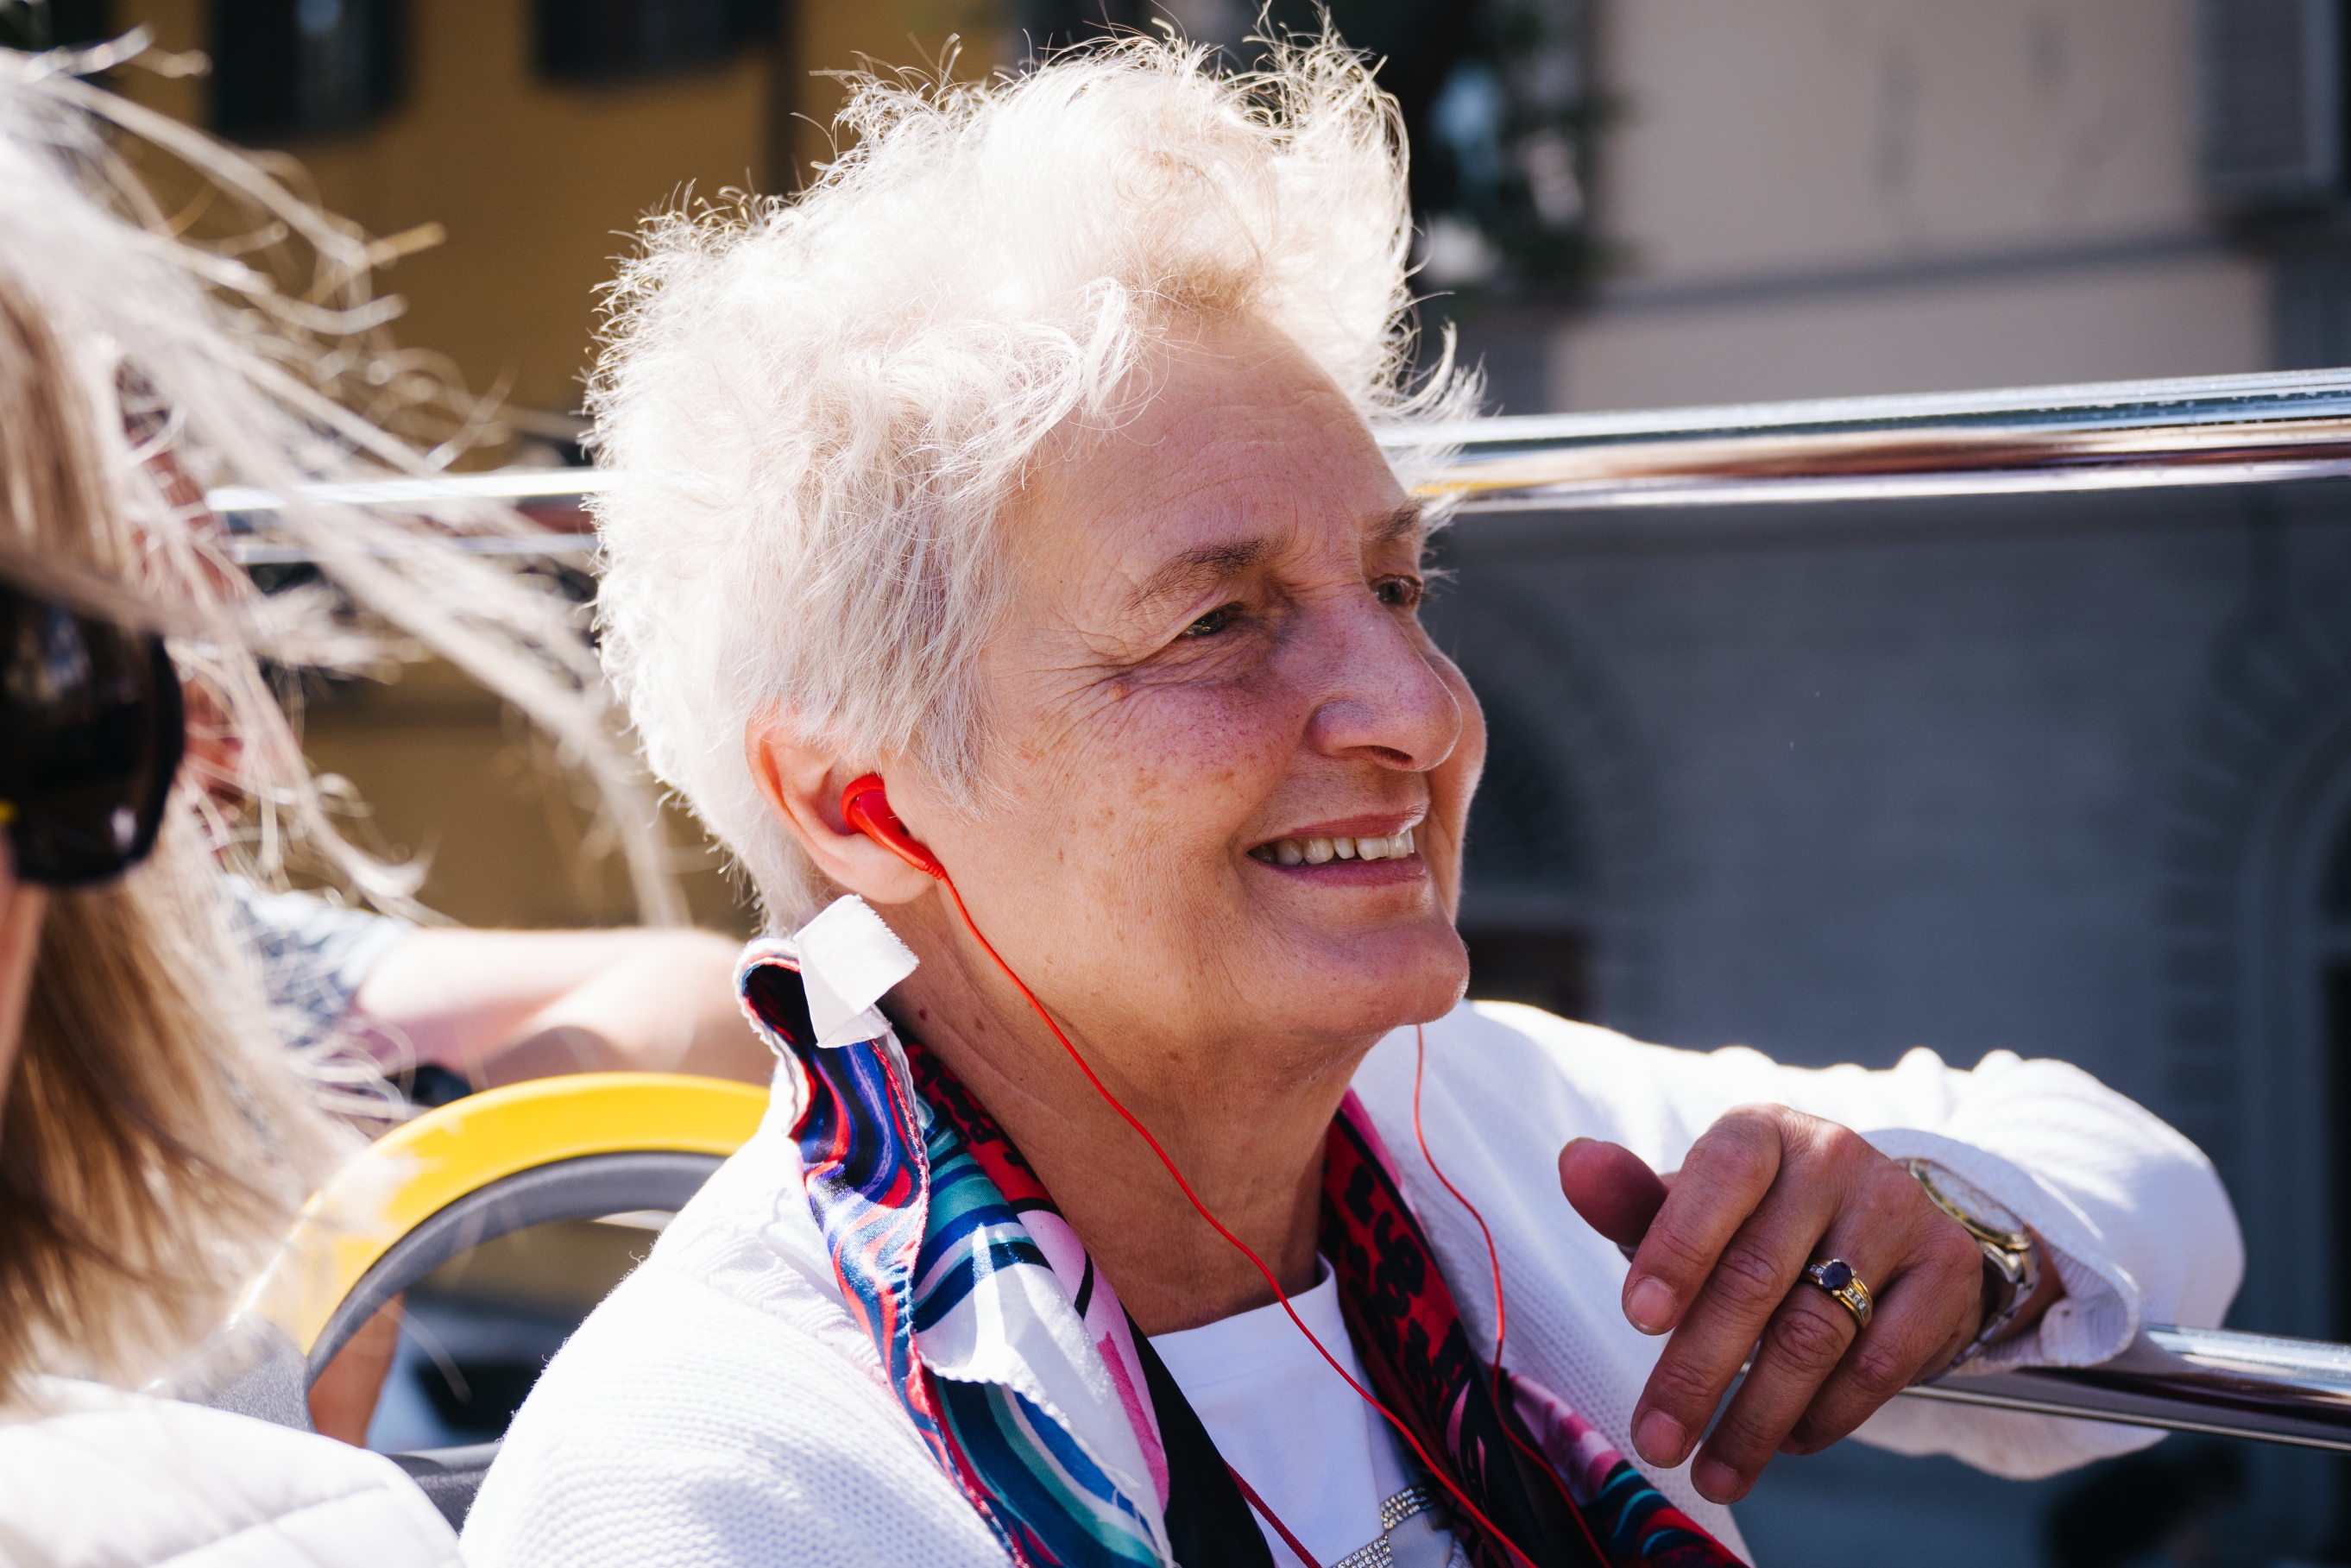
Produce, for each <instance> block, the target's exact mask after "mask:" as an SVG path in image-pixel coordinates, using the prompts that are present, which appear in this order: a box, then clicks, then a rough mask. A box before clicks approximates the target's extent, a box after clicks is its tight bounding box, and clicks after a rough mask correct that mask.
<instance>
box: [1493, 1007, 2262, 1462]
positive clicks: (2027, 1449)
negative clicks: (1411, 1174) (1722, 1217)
mask: <svg viewBox="0 0 2351 1568" xmlns="http://www.w3.org/2000/svg"><path fill="white" fill-rule="evenodd" d="M1497 1010H1498V1011H1499V1009H1497ZM1511 1010H1512V1012H1513V1013H1514V1014H1515V1013H1516V1011H1517V1009H1511ZM1511 1021H1512V1022H1513V1023H1519V1022H1520V1020H1519V1019H1517V1018H1516V1017H1513V1019H1511ZM1520 1027H1524V1026H1523V1025H1520ZM1552 1027H1553V1028H1554V1029H1556V1028H1557V1025H1556V1024H1555V1023H1554V1024H1553V1026H1552ZM1569 1027H1570V1028H1575V1027H1576V1026H1569ZM1546 1032H1548V1031H1546ZM1577 1033H1578V1034H1579V1035H1581V1036H1583V1039H1582V1040H1579V1041H1578V1050H1577V1051H1576V1053H1575V1054H1576V1055H1577V1056H1581V1057H1583V1058H1584V1060H1585V1061H1587V1062H1589V1061H1590V1060H1591V1055H1592V1054H1597V1055H1600V1056H1603V1057H1604V1058H1606V1059H1608V1061H1609V1063H1610V1068H1609V1075H1610V1076H1615V1075H1616V1074H1619V1073H1622V1074H1625V1076H1628V1077H1635V1078H1641V1079H1646V1080H1647V1081H1648V1084H1647V1086H1648V1088H1649V1090H1650V1092H1652V1093H1655V1094H1657V1095H1659V1096H1660V1098H1661V1100H1662V1102H1663V1103H1656V1102H1652V1103H1651V1104H1650V1106H1649V1107H1648V1110H1649V1111H1650V1112H1651V1114H1650V1115H1648V1116H1645V1117H1636V1118H1635V1120H1636V1121H1638V1122H1640V1123H1643V1124H1646V1131H1647V1133H1648V1134H1649V1136H1648V1137H1647V1138H1646V1139H1643V1140H1641V1141H1642V1142H1646V1143H1649V1144H1650V1145H1651V1146H1650V1147H1647V1148H1641V1147H1637V1146H1636V1148H1635V1152H1636V1153H1639V1154H1641V1155H1643V1156H1644V1157H1645V1158H1648V1159H1650V1160H1652V1161H1653V1162H1654V1161H1656V1160H1659V1159H1662V1160H1663V1161H1664V1162H1665V1166H1661V1168H1670V1166H1675V1165H1678V1164H1679V1163H1680V1159H1681V1156H1682V1155H1684V1154H1686V1153H1687V1150H1688V1147H1689V1145H1690V1144H1692V1143H1694V1142H1695V1141H1696V1139H1697V1137H1698V1134H1701V1133H1703V1132H1704V1131H1705V1130H1706V1128H1707V1127H1708V1126H1710V1125H1712V1124H1713V1123H1714V1121H1715V1120H1716V1119H1717V1118H1718V1117H1719V1116H1720V1115H1721V1114H1722V1113H1724V1112H1725V1111H1728V1110H1729V1109H1731V1108H1732V1107H1734V1106H1736V1105H1740V1104H1747V1103H1757V1102H1765V1103H1776V1104H1782V1105H1787V1106H1790V1107H1792V1108H1793V1109H1795V1110H1799V1111H1802V1112H1806V1113H1810V1114H1812V1115H1815V1116H1819V1117H1822V1118H1823V1119H1825V1120H1828V1121H1832V1122H1835V1123H1838V1124H1842V1125H1844V1126H1847V1127H1850V1128H1852V1129H1853V1130H1855V1132H1857V1133H1860V1134H1863V1135H1864V1136H1865V1137H1866V1138H1867V1139H1868V1140H1869V1142H1870V1143H1871V1144H1872V1145H1874V1146H1875V1147H1876V1148H1877V1149H1879V1150H1880V1151H1881V1152H1883V1153H1885V1154H1886V1155H1888V1156H1890V1157H1893V1158H1896V1159H1902V1158H1923V1159H1928V1160H1932V1161H1934V1162H1935V1163H1936V1164H1938V1165H1939V1166H1943V1167H1944V1168H1945V1169H1947V1170H1949V1172H1951V1173H1952V1174H1954V1175H1956V1176H1959V1178H1961V1180H1962V1181H1963V1182H1964V1183H1966V1184H1967V1185H1969V1186H1974V1187H1976V1188H1978V1189H1979V1190H1980V1192H1982V1193H1983V1194H1984V1195H1986V1196H1988V1197H1991V1198H1993V1199H1994V1200H1996V1201H1997V1202H1999V1203H2000V1204H2001V1206H2002V1207H2006V1208H2008V1209H2009V1210H2011V1212H2013V1213H2014V1214H2015V1215H2017V1216H2018V1217H2019V1218H2022V1220H2023V1221H2024V1223H2025V1224H2027V1225H2029V1226H2030V1227H2032V1229H2033V1231H2034V1232H2035V1233H2036V1234H2037V1235H2038V1236H2039V1237H2040V1238H2041V1239H2042V1242H2043V1246H2044V1248H2045V1249H2046V1253H2047V1258H2048V1260H2049V1262H2050V1263H2051V1264H2052V1265H2053V1267H2054V1268H2055V1269H2056V1270H2057V1273H2058V1275H2059V1277H2060V1278H2061V1279H2063V1280H2064V1285H2065V1294H2064V1298H2063V1299H2062V1300H2061V1301H2059V1302H2058V1303H2057V1304H2056V1305H2055V1306H2053V1308H2052V1309H2051V1310H2050V1311H2049V1312H2048V1313H2047V1314H2046V1315H2045V1316H2044V1317H2043V1319H2042V1321H2041V1322H2040V1323H2039V1324H2038V1325H2036V1327H2035V1328H2034V1329H2033V1330H2032V1331H2031V1332H2029V1333H2023V1334H2021V1335H2019V1336H2017V1337H2016V1338H2015V1339H2013V1340H2011V1341H2009V1342H2007V1343H2003V1344H2001V1345H1997V1346H1994V1347H1993V1348H1992V1349H1991V1350H1989V1351H1987V1352H1986V1353H1985V1354H1983V1355H1981V1356H1980V1357H1979V1358H1978V1359H1977V1361H1976V1362H1975V1363H1974V1364H1972V1365H1971V1367H1970V1370H1985V1371H1990V1370H1995V1369H1999V1368H2002V1367H2013V1366H2021V1365H2064V1366H2081V1365H2089V1364H2095V1363H2097V1362H2101V1361H2105V1360H2106V1359H2107V1358H2108V1357H2110V1356H2113V1355H2115V1354H2118V1353H2119V1352H2120V1351H2121V1350H2122V1349H2123V1347H2124V1346H2126V1345H2127V1344H2128V1343H2130V1342H2131V1339H2132V1338H2133V1336H2134V1335H2136V1334H2137V1332H2138V1330H2139V1327H2140V1325H2141V1324H2142V1323H2180V1324H2187V1325H2190V1326H2195V1327H2210V1326H2214V1325H2216V1324H2218V1323H2219V1322H2220V1318H2221V1315H2222V1314H2223V1313H2224V1312H2227V1310H2228V1307H2229V1302H2230V1301H2231V1299H2232V1298H2233V1297H2234V1296H2235V1294H2236V1291H2237V1286H2238V1283H2239V1281H2240V1280H2241V1278H2242V1276H2243V1273H2244V1244H2243V1241H2242V1239H2241V1236H2240V1234H2239V1231H2238V1228H2237V1221H2236V1216H2235V1213H2234V1211H2233V1210H2232V1209H2231V1207H2230V1204H2229V1199H2228V1195H2227V1193H2226V1192H2225V1191H2224V1190H2223V1189H2222V1187H2221V1186H2220V1177H2219V1176H2218V1175H2217V1174H2216V1173H2215V1172H2214V1170H2213V1168H2212V1165H2211V1162H2210V1160H2208V1159H2206V1158H2205V1157H2204V1155H2203V1153H2202V1151H2200V1150H2199V1149H2198V1148H2197V1147H2196V1146H2195V1145H2193V1144H2191V1143H2189V1141H2188V1140H2187V1139H2186V1138H2185V1137H2183V1136H2181V1135H2180V1134H2179V1133H2177V1132H2175V1131H2174V1130H2172V1128H2170V1127H2169V1126H2168V1125H2166V1124H2164V1123H2163V1122H2161V1121H2160V1120H2158V1118H2156V1117H2155V1116H2153V1115H2152V1114H2150V1113H2148V1112H2147V1111H2146V1110H2145V1109H2143V1108H2142V1107H2140V1106H2138V1105H2137V1104H2135V1103H2132V1102H2131V1101H2130V1100H2128V1099H2126V1098H2125V1097H2124V1096H2123V1095H2121V1094H2118V1093H2116V1092H2114V1091H2113V1090H2111V1089H2108V1088H2107V1087H2105V1085H2104V1084H2102V1083H2100V1082H2098V1081H2097V1080H2096V1079H2095V1078H2092V1077H2091V1076H2090V1075H2089V1074H2088V1073H2086V1072H2084V1071H2081V1070H2080V1069H2079V1068H2076V1067H2073V1066H2070V1065H2068V1064H2066V1063H2064V1062H2062V1061H2024V1060H2022V1059H2020V1058H2019V1057H2017V1056H2016V1055H2014V1054H2013V1053H2011V1052H2009V1051H1995V1052H1993V1053H1992V1054H1991V1055H1989V1056H1987V1057H1985V1058H1984V1059H1983V1060H1982V1061H1980V1062H1979V1063H1977V1064H1976V1066H1975V1068H1974V1069H1973V1070H1972V1071H1965V1070H1961V1069H1959V1068H1954V1067H1949V1066H1947V1065H1945V1064H1944V1062H1943V1061H1942V1060H1941V1059H1940V1058H1939V1057H1938V1056H1936V1055H1935V1053H1934V1052H1932V1051H1926V1050H1917V1051H1911V1052H1909V1053H1908V1054H1907V1055H1906V1056H1905V1057H1903V1059H1902V1060H1901V1061H1899V1062H1898V1063H1896V1065H1895V1066H1894V1067H1892V1068H1890V1069H1887V1070H1885V1071H1869V1070H1865V1069H1863V1068H1859V1067H1851V1066H1846V1067H1832V1068H1823V1069H1813V1068H1795V1067H1785V1066H1782V1065H1781V1064H1779V1063H1777V1062H1774V1061H1771V1059H1770V1058H1768V1057H1766V1056H1764V1055H1762V1054H1761V1052H1759V1051H1750V1050H1748V1049H1746V1048H1744V1047H1731V1048H1729V1049H1727V1050H1722V1051H1711V1052H1703V1053H1701V1052H1696V1051H1674V1050H1669V1049H1667V1048H1665V1047H1660V1046H1650V1045H1642V1044H1639V1043H1636V1042H1635V1041H1632V1040H1625V1038H1624V1037H1623V1036H1620V1035H1612V1034H1609V1033H1607V1032H1606V1031H1604V1030H1581V1029H1577ZM1588 1053H1589V1054H1588ZM1593 1065H1597V1064H1596V1063H1593ZM1618 1082H1620V1084H1621V1083H1622V1082H1624V1079H1623V1078H1619V1080H1618ZM1640 1097H1641V1096H1635V1098H1640ZM1960 1375H1966V1373H1965V1372H1962V1373H1961V1374H1960ZM1858 1436H1859V1437H1861V1439H1862V1440H1863V1441H1865V1442H1869V1443H1874V1444H1876V1445H1878V1446H1880V1447H1884V1448H1893V1449H1896V1450H1897V1451H1899V1452H1903V1453H1911V1454H1921V1453H1945V1454H1950V1455H1953V1456H1955V1457H1957V1458H1960V1459H1962V1460H1965V1461H1966V1462H1968V1463H1969V1464H1971V1465H1974V1466H1976V1467H1978V1468H1979V1469H1986V1470H1990V1471H1991V1472H1993V1473H1994V1474H1998V1475H2003V1476H2011V1477H2015V1478H2020V1479H2022V1478H2030V1477H2037V1476H2042V1475H2047V1474H2050V1473H2053V1472H2054V1471H2056V1470H2060V1469H2066V1468H2069V1467H2071V1466H2074V1465H2078V1464H2082V1463H2085V1462H2086V1461H2088V1460H2090V1459H2093V1458H2103V1457H2105V1456H2106V1455H2109V1454H2116V1453H2123V1452H2127V1451H2129V1450H2130V1449H2133V1448H2144V1447H2146V1446H2147V1445H2148V1444H2150V1443H2153V1442H2155V1441H2156V1440H2157V1439H2158V1437H2160V1436H2161V1434H2160V1433H2157V1432H2153V1431H2147V1430H2144V1429H2140V1428H2133V1427H2114V1426H2108V1425H2105V1424H2101V1423H2094V1422H2086V1421H2072V1420H2053V1419H2051V1418H2049V1417H2046V1416H2020V1415H2014V1414H2011V1413H2008V1412H2002V1411H1994V1410H1983V1409H1972V1408H1969V1407H1967V1406H1954V1405H1948V1404H1942V1403H1934V1402H1928V1401H1923V1400H1910V1399H1897V1400H1896V1401H1894V1402H1893V1403H1892V1404H1890V1405H1888V1406H1886V1408H1885V1409H1883V1410H1882V1411H1880V1413H1879V1414H1878V1415H1877V1416H1875V1417H1873V1418H1872V1419H1871V1420H1870V1421H1869V1422H1868V1424H1866V1425H1865V1426H1864V1427H1862V1429H1861V1431H1860V1433H1859V1434H1858Z"/></svg>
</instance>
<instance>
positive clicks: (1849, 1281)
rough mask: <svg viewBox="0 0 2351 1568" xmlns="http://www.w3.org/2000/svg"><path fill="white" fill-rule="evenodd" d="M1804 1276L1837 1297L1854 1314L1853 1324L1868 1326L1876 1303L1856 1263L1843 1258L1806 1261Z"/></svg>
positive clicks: (1838, 1301)
mask: <svg viewBox="0 0 2351 1568" xmlns="http://www.w3.org/2000/svg"><path fill="white" fill-rule="evenodd" d="M1804 1278H1805V1279H1807V1280H1810V1281H1812V1282H1813V1284H1815V1285H1818V1286H1819V1287H1820V1288H1821V1289H1822V1290H1823V1291H1827V1292H1828V1293H1829V1294H1830V1295H1832V1296H1834V1297H1835V1298H1836V1302H1837V1305H1839V1306H1841V1307H1843V1308H1844V1310H1845V1311H1846V1312H1851V1313H1852V1314H1853V1325H1854V1327H1855V1329H1856V1330H1858V1329H1865V1328H1867V1327H1868V1326H1869V1318H1870V1314H1871V1313H1872V1312H1876V1311H1877V1304H1876V1302H1875V1301H1871V1300H1870V1299H1869V1287H1868V1286H1867V1285H1865V1284H1863V1283H1862V1282H1861V1276H1860V1275H1858V1274H1856V1273H1855V1272H1854V1271H1853V1265H1852V1264H1850V1263H1848V1262H1846V1261H1845V1260H1844V1259H1842V1258H1828V1259H1823V1260H1821V1261H1820V1262H1817V1263H1807V1264H1806V1265H1804Z"/></svg>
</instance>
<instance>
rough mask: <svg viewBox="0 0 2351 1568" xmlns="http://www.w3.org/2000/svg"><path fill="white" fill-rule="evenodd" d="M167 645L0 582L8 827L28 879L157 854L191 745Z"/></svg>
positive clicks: (94, 879)
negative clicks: (157, 842)
mask: <svg viewBox="0 0 2351 1568" xmlns="http://www.w3.org/2000/svg"><path fill="white" fill-rule="evenodd" d="M186 740H187V734H186V718H185V716H184V715H183V711H182V708H181V702H180V677H179V673H178V672H177V671H176V670H174V669H173V668H172V656H171V654H169V653H166V652H165V651H164V648H163V639H162V638H161V637H159V636H157V635H155V634H154V633H153V632H134V631H131V630H129V629H128V628H125V627H121V626H118V625H116V624H115V623H114V622H110V621H106V620H102V619H99V618H97V617H93V616H89V615H85V614H82V613H80V612H78V611H75V610H73V609H71V608H70V607H68V606H67V605H64V604H60V603H57V602H56V601H53V600H47V599H41V598H38V597H36V596H35V595H33V594H29V593H26V592H25V591H22V590H21V589H18V588H16V587H14V586H12V585H10V584H8V583H6V582H0V825H5V828H6V830H7V833H8V839H9V844H10V847H11V849H12V850H13V851H14V852H15V859H16V876H17V878H18V880H20V881H23V882H35V883H44V884H46V885H47V886H51V887H77V886H82V885H86V884H88V883H99V882H107V881H110V880H111V879H113V878H115V877H118V876H120V875H121V874H122V873H124V872H126V871H129V870H130V869H131V867H132V866H134V865H137V864H138V863H139V862H141V861H142V860H144V859H146V858H147V852H149V851H150V850H152V849H153V848H154V847H155V834H156V831H158V830H159V829H160V828H161V827H162V822H163V810H164V805H165V803H166V802H167V801H168V800H170V798H171V793H172V776H173V775H174V774H176V773H177V772H178V771H179V768H180V754H181V752H182V750H183V747H185V745H186Z"/></svg>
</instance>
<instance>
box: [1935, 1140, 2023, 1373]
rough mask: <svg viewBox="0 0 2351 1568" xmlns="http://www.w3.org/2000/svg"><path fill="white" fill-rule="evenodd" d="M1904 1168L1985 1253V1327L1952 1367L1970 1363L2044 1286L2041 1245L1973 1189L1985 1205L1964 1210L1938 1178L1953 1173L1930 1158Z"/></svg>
mask: <svg viewBox="0 0 2351 1568" xmlns="http://www.w3.org/2000/svg"><path fill="white" fill-rule="evenodd" d="M1902 1168H1903V1169H1905V1170H1907V1171H1908V1172H1909V1173H1910V1174H1911V1175H1912V1176H1916V1177H1917V1178H1918V1185H1919V1186H1921V1187H1923V1188H1925V1189H1926V1193H1927V1198H1928V1202H1930V1203H1932V1204H1933V1205H1934V1206H1935V1207H1937V1208H1939V1209H1941V1210H1942V1211H1943V1212H1944V1213H1945V1214H1948V1215H1949V1216H1950V1217H1951V1218H1953V1219H1956V1220H1958V1221H1959V1224H1960V1225H1961V1226H1963V1227H1964V1228H1966V1230H1967V1233H1968V1234H1969V1235H1970V1236H1972V1237H1974V1238H1975V1239H1976V1245H1977V1246H1979V1247H1980V1248H1982V1249H1983V1291H1984V1294H1983V1327H1982V1328H1981V1329H1980V1330H1978V1331H1977V1333H1976V1337H1975V1338H1974V1339H1972V1340H1970V1341H1969V1342H1968V1346H1967V1348H1966V1349H1965V1350H1962V1351H1960V1352H1959V1355H1958V1357H1957V1358H1956V1359H1954V1360H1953V1361H1952V1363H1951V1366H1950V1367H1945V1368H1944V1369H1943V1370H1944V1371H1946V1372H1948V1371H1949V1370H1951V1367H1956V1366H1962V1365H1965V1364H1967V1363H1968V1362H1970V1361H1972V1360H1974V1359H1975V1358H1976V1357H1977V1356H1978V1355H1980V1354H1982V1353H1983V1350H1984V1347H1985V1346H1987V1345H1989V1344H1991V1343H1992V1341H1994V1340H1996V1339H1998V1338H1999V1337H2000V1336H2001V1331H2002V1330H2004V1329H2006V1328H2007V1327H2008V1325H2009V1324H2010V1323H2011V1322H2015V1321H2016V1314H2017V1313H2018V1312H2021V1311H2022V1310H2023V1307H2024V1303H2025V1302H2027V1301H2031V1300H2032V1293H2033V1291H2037V1290H2039V1289H2040V1288H2041V1243H2040V1242H2038V1241H2036V1240H2034V1239H2033V1238H2032V1232H2031V1231H2029V1230H2027V1229H2026V1228H2024V1222H2023V1221H2022V1220H2021V1219H2019V1218H2017V1217H2016V1216H2015V1215H2013V1214H2011V1213H2010V1212H2009V1211H2008V1210H2007V1209H2005V1208H2002V1207H2001V1206H2000V1205H1999V1204H1997V1203H1995V1202H1993V1201H1992V1200H1991V1199H1990V1198H1988V1197H1984V1195H1983V1194H1981V1193H1980V1192H1977V1191H1976V1190H1975V1189H1974V1188H1973V1186H1970V1188H1969V1192H1970V1197H1973V1198H1975V1199H1976V1200H1977V1201H1978V1202H1979V1203H1980V1206H1981V1207H1980V1209H1977V1210H1970V1209H1967V1208H1962V1207H1959V1204H1958V1203H1957V1202H1955V1201H1954V1200H1953V1199H1952V1197H1951V1196H1950V1195H1949V1193H1947V1192H1945V1191H1944V1190H1943V1188H1942V1186H1941V1185H1940V1183H1938V1181H1937V1180H1936V1177H1937V1176H1938V1175H1939V1176H1941V1177H1942V1178H1943V1180H1944V1181H1951V1180H1952V1179H1953V1178H1952V1177H1951V1176H1950V1173H1949V1172H1948V1171H1944V1170H1943V1169H1942V1168H1941V1167H1940V1166H1937V1165H1936V1164H1935V1163H1934V1162H1933V1161H1931V1160H1904V1161H1903V1162H1902ZM1954 1185H1958V1184H1956V1183H1955V1184H1954Z"/></svg>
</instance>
